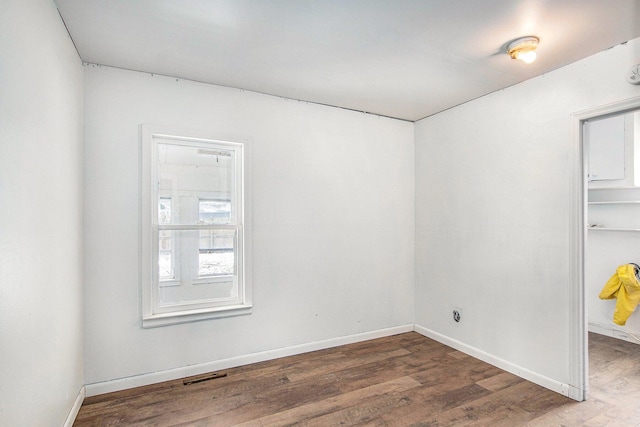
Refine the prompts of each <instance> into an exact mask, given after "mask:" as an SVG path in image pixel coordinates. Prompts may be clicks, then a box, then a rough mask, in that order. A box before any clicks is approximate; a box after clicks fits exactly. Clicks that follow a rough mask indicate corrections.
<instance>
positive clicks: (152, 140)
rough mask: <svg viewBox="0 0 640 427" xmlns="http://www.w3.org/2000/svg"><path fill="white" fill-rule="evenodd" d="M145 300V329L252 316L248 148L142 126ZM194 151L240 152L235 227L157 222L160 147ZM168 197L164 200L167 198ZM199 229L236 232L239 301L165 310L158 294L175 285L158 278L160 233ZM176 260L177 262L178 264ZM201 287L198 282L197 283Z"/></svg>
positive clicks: (237, 168) (142, 249)
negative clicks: (218, 148) (162, 288)
mask: <svg viewBox="0 0 640 427" xmlns="http://www.w3.org/2000/svg"><path fill="white" fill-rule="evenodd" d="M140 137H141V138H140V139H141V156H140V158H141V169H140V170H141V177H140V183H141V189H140V194H141V197H140V200H141V209H140V212H141V224H140V225H141V227H140V229H141V243H140V249H141V255H140V263H141V274H140V276H141V277H140V281H141V296H142V327H143V328H151V327H156V326H164V325H171V324H176V323H184V322H192V321H198V320H205V319H211V318H219V317H228V316H237V315H243V314H250V313H251V310H252V295H251V286H250V285H251V281H250V280H249V276H248V274H247V271H248V269H247V254H248V252H249V251H248V250H247V241H248V240H249V239H248V230H247V227H246V223H245V221H246V215H247V208H248V205H247V203H246V200H247V197H246V194H245V181H246V179H247V177H246V171H247V168H246V163H247V160H246V159H247V156H246V154H247V153H246V144H245V143H244V142H238V141H237V140H229V139H226V138H225V139H219V138H210V137H206V136H204V135H203V134H202V133H199V132H193V131H185V130H176V129H169V128H166V127H162V126H156V125H148V124H144V125H141V132H140ZM167 140H169V141H171V142H170V143H171V144H175V145H184V146H190V147H202V148H211V147H216V146H217V147H220V146H223V147H224V148H225V149H228V150H232V151H234V152H235V153H236V155H235V158H236V165H235V171H236V173H235V174H236V184H235V189H234V195H233V197H234V200H235V201H236V205H235V212H234V214H235V218H234V221H233V223H232V224H230V225H215V226H212V225H172V226H170V227H167V226H162V225H159V224H158V199H159V197H161V196H160V194H159V193H160V192H159V189H158V170H157V169H158V168H157V158H158V156H157V149H158V144H160V143H165V144H166V143H167ZM162 197H164V196H162ZM172 208H175V207H172ZM168 228H170V229H172V230H200V229H203V228H204V229H207V228H212V229H214V228H215V229H221V228H229V229H234V230H236V232H237V234H236V239H237V242H236V243H237V254H236V260H235V262H236V266H235V267H236V268H235V273H234V276H237V278H236V279H237V281H238V297H237V298H234V299H229V300H225V301H210V302H204V303H203V302H192V303H189V304H181V305H176V306H169V307H167V306H164V307H160V305H159V304H158V291H159V288H160V287H162V286H167V285H169V286H171V283H169V282H170V281H160V280H159V277H158V274H159V271H158V270H159V269H158V244H159V242H158V236H159V230H162V229H168ZM174 262H176V261H174ZM196 284H197V283H196Z"/></svg>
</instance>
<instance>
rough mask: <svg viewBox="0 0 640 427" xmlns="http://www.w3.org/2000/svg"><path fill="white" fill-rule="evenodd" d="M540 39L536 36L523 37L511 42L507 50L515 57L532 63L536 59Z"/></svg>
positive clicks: (526, 62)
mask: <svg viewBox="0 0 640 427" xmlns="http://www.w3.org/2000/svg"><path fill="white" fill-rule="evenodd" d="M539 41H540V39H539V38H537V37H535V36H528V37H521V38H519V39H516V40H514V41H512V42H511V43H509V45H508V46H507V52H508V53H509V56H510V57H512V58H513V59H518V60H520V61H522V62H524V63H525V64H531V63H532V62H533V61H535V60H536V48H537V47H538V42H539Z"/></svg>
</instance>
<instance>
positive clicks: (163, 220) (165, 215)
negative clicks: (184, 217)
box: [158, 197, 171, 224]
mask: <svg viewBox="0 0 640 427" xmlns="http://www.w3.org/2000/svg"><path fill="white" fill-rule="evenodd" d="M158 224H171V199H170V198H167V197H161V198H160V200H159V201H158Z"/></svg>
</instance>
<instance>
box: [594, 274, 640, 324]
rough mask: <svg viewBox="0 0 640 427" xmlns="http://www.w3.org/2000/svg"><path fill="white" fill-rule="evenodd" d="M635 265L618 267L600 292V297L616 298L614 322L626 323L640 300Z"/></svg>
mask: <svg viewBox="0 0 640 427" xmlns="http://www.w3.org/2000/svg"><path fill="white" fill-rule="evenodd" d="M635 273H636V272H635V266H634V265H633V264H624V265H621V266H620V267H618V268H617V270H616V273H615V274H614V275H613V276H611V278H610V279H609V280H608V281H607V283H606V284H605V285H604V288H602V291H601V292H600V299H614V298H617V301H616V309H615V311H614V312H613V323H615V324H616V325H624V324H625V323H627V319H628V318H629V316H631V313H633V310H635V309H636V306H637V305H638V302H640V282H638V279H637V278H636V274H635Z"/></svg>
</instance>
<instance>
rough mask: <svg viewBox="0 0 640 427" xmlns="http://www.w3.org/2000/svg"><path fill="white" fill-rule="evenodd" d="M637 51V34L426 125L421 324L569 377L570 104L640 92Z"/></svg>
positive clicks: (420, 213) (419, 250)
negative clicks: (632, 75) (629, 76)
mask: <svg viewBox="0 0 640 427" xmlns="http://www.w3.org/2000/svg"><path fill="white" fill-rule="evenodd" d="M638 62H640V41H639V40H634V41H632V42H629V43H627V44H626V45H620V46H617V47H614V48H612V49H610V50H607V51H605V52H601V53H599V54H597V55H595V56H592V57H589V58H586V59H584V60H582V61H579V62H576V63H574V64H572V65H569V66H567V67H564V68H562V69H559V70H556V71H553V72H551V73H548V74H545V75H543V76H540V77H538V78H535V79H532V80H529V81H526V82H524V83H522V84H519V85H517V86H513V87H511V88H508V89H505V90H502V91H499V92H496V93H493V94H491V95H489V96H485V97H483V98H480V99H478V100H475V101H472V102H469V103H466V104H464V105H461V106H458V107H456V108H453V109H451V110H448V111H445V112H442V113H440V114H437V115H435V116H432V117H429V118H426V119H424V120H422V121H420V122H418V123H417V124H416V201H415V203H416V301H415V312H416V316H415V319H416V324H417V325H419V326H422V327H424V328H426V329H428V330H429V331H430V332H432V333H435V334H440V335H442V336H445V337H447V338H448V339H450V340H453V341H455V342H458V343H460V344H461V345H463V346H467V347H468V348H472V349H475V350H478V351H479V352H482V353H485V354H488V355H490V356H491V357H493V358H495V359H496V360H498V359H499V360H505V361H508V362H509V363H510V364H512V365H513V366H517V367H521V368H523V369H527V370H530V371H531V372H533V373H534V374H535V375H538V376H539V377H541V378H545V379H548V380H550V381H551V382H554V381H555V382H559V383H561V384H565V385H566V384H571V378H570V357H571V356H570V350H569V342H570V341H571V336H570V319H569V309H570V307H571V306H572V295H571V292H570V287H569V282H570V270H569V267H570V259H569V256H570V250H571V238H570V234H571V233H570V224H571V222H572V220H573V218H572V217H571V216H572V197H573V194H572V191H573V190H572V182H573V176H572V164H571V159H572V157H571V156H572V152H575V151H572V150H575V147H572V146H571V144H572V139H571V126H570V114H571V113H574V112H578V111H580V110H584V109H588V108H592V107H596V106H600V105H604V104H608V103H611V102H614V101H618V100H622V99H626V98H630V97H634V96H638V95H640V87H639V86H632V85H630V84H628V83H627V82H626V81H625V78H624V77H625V73H626V71H627V69H628V68H629V67H630V66H631V65H633V64H636V63H638ZM513 66H514V67H518V66H522V65H521V64H518V63H513ZM454 306H458V307H461V308H462V309H463V317H462V321H461V322H460V323H459V324H456V323H455V322H453V320H451V317H452V316H451V310H452V308H453V307H454Z"/></svg>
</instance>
